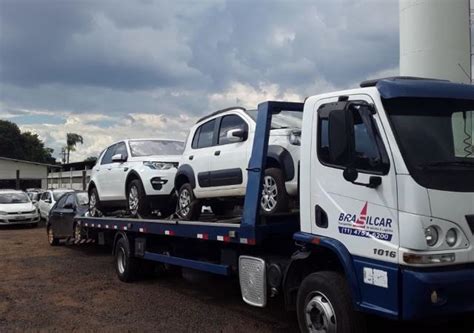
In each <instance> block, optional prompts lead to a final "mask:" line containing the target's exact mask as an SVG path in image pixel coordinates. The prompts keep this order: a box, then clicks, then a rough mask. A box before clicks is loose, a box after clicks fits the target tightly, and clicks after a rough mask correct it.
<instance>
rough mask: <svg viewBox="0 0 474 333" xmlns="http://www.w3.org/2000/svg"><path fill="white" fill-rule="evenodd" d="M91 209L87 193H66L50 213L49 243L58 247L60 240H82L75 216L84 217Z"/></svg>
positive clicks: (47, 229)
mask: <svg viewBox="0 0 474 333" xmlns="http://www.w3.org/2000/svg"><path fill="white" fill-rule="evenodd" d="M88 209H89V196H88V194H87V192H86V191H78V192H70V193H65V194H64V195H62V196H61V198H60V199H59V200H58V202H56V204H55V205H54V206H53V207H52V208H51V210H50V211H49V218H48V222H47V224H46V231H47V234H48V242H49V244H50V245H58V244H59V240H60V239H63V238H70V237H73V238H75V239H80V235H81V229H80V227H78V228H76V226H75V224H74V216H76V215H83V214H84V213H86V212H87V211H88Z"/></svg>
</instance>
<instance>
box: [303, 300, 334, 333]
mask: <svg viewBox="0 0 474 333" xmlns="http://www.w3.org/2000/svg"><path fill="white" fill-rule="evenodd" d="M305 322H306V327H307V328H308V330H309V332H314V333H335V332H336V328H337V327H336V314H335V312H334V309H333V307H332V304H331V303H330V302H329V299H328V298H327V297H326V296H325V295H324V294H322V293H320V292H316V293H315V294H314V295H313V297H312V298H311V299H310V300H309V302H308V303H307V304H306V308H305Z"/></svg>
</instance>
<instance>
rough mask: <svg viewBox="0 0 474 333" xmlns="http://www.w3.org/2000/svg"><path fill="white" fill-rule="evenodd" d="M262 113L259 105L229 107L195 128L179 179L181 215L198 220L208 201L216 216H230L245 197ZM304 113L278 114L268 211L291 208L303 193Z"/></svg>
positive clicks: (265, 196) (266, 186)
mask: <svg viewBox="0 0 474 333" xmlns="http://www.w3.org/2000/svg"><path fill="white" fill-rule="evenodd" d="M256 117H257V110H246V109H244V108H239V107H236V108H229V109H224V110H220V111H217V112H214V113H213V114H211V115H209V116H206V117H204V118H202V119H200V120H198V122H197V123H196V125H194V126H193V127H192V128H191V131H190V133H189V137H188V141H187V142H186V146H185V150H184V152H183V156H182V158H181V161H180V167H179V169H178V172H177V174H176V178H175V184H174V185H175V188H176V189H177V190H178V213H179V214H180V216H181V218H183V219H185V220H192V219H197V218H198V217H199V214H200V211H201V206H202V205H203V204H205V205H210V206H211V208H212V211H213V212H214V214H215V215H227V214H229V212H230V211H232V210H233V209H234V206H235V205H236V204H237V203H239V202H242V198H243V197H244V196H245V191H246V186H247V170H246V169H247V166H248V163H249V159H250V155H251V153H252V147H253V140H254V134H255V127H256V123H255V121H256ZM301 117H302V113H301V112H297V111H282V112H280V113H279V114H276V115H273V118H272V124H271V126H272V127H271V128H272V129H271V131H270V138H269V146H268V153H267V160H266V170H265V176H264V182H263V189H262V199H261V202H260V206H261V210H262V212H263V213H264V214H273V213H276V212H285V211H288V205H289V202H290V201H291V199H294V198H296V197H297V195H298V175H297V173H298V163H299V159H300V136H301Z"/></svg>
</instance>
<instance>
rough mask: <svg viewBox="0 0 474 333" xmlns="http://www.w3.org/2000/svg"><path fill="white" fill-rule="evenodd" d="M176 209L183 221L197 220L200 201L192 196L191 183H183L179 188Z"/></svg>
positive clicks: (199, 212) (199, 211)
mask: <svg viewBox="0 0 474 333" xmlns="http://www.w3.org/2000/svg"><path fill="white" fill-rule="evenodd" d="M176 211H177V213H178V215H179V217H180V218H181V219H182V220H185V221H192V220H197V219H198V218H199V215H200V214H201V203H200V202H199V200H197V199H196V197H195V196H194V191H193V188H192V186H191V184H189V183H185V184H183V185H182V186H181V188H180V189H179V192H178V203H177V209H176Z"/></svg>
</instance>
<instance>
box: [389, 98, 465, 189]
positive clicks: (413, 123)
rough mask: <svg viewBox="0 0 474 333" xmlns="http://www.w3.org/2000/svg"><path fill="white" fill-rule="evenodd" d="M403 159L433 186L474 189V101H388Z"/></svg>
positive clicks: (425, 183) (417, 178) (419, 179)
mask: <svg viewBox="0 0 474 333" xmlns="http://www.w3.org/2000/svg"><path fill="white" fill-rule="evenodd" d="M384 107H385V109H386V110H387V113H388V115H389V119H390V122H391V125H392V128H393V130H394V133H395V136H396V139H397V142H398V145H399V147H400V150H401V153H402V155H403V159H404V160H405V163H406V165H407V168H408V170H409V172H410V174H411V175H412V176H413V178H414V179H415V181H416V182H417V183H418V184H420V185H422V186H424V187H426V188H431V189H438V190H445V191H459V192H473V191H474V147H473V122H474V120H473V115H474V101H473V100H454V99H439V98H397V99H390V100H384Z"/></svg>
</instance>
